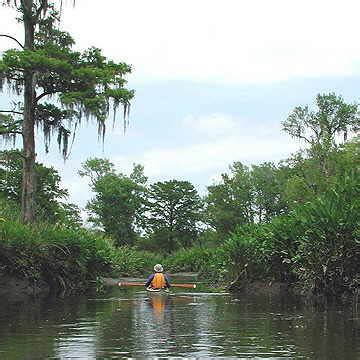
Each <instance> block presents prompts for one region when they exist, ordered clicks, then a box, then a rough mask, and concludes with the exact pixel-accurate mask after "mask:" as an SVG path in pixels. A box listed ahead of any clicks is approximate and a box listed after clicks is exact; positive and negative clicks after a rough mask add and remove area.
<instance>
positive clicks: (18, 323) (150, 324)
mask: <svg viewBox="0 0 360 360" xmlns="http://www.w3.org/2000/svg"><path fill="white" fill-rule="evenodd" d="M126 357H136V358H138V357H141V358H144V357H188V358H189V357H190V358H206V357H210V358H214V357H215V358H216V357H232V358H256V359H280V358H281V359H282V358H287V359H360V320H359V314H358V313H357V309H356V307H355V305H354V304H353V303H348V304H346V305H327V306H325V305H314V304H311V305H309V304H304V302H302V301H300V299H298V298H293V297H289V296H282V297H269V296H239V295H231V294H219V293H206V292H195V291H191V290H190V291H174V292H172V293H171V294H169V295H160V294H156V293H154V294H151V293H150V294H149V293H146V292H145V291H144V290H142V289H141V288H140V289H139V288H136V289H119V288H113V289H111V290H110V291H108V292H106V293H105V294H102V295H83V296H76V297H75V296H72V297H67V298H64V299H59V298H47V299H41V300H40V299H38V300H26V301H24V300H22V301H21V300H19V301H6V299H1V309H0V359H68V358H71V359H76V358H78V359H110V358H126Z"/></svg>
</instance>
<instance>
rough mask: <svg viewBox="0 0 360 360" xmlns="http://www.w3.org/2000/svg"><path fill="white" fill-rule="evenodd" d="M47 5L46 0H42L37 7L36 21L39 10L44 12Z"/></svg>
mask: <svg viewBox="0 0 360 360" xmlns="http://www.w3.org/2000/svg"><path fill="white" fill-rule="evenodd" d="M47 7H48V0H42V1H41V5H40V6H39V8H38V9H37V11H36V15H35V20H36V22H37V21H39V18H40V15H41V12H44V13H45V12H46V10H47Z"/></svg>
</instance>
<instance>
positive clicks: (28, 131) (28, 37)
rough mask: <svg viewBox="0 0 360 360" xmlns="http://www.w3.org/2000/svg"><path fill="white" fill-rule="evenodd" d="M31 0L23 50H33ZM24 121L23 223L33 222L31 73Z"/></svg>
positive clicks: (26, 8)
mask: <svg viewBox="0 0 360 360" xmlns="http://www.w3.org/2000/svg"><path fill="white" fill-rule="evenodd" d="M32 6H33V0H25V1H24V9H23V11H24V30H25V44H24V48H25V50H33V48H34V32H35V24H34V22H33V17H32ZM24 78H25V85H24V119H23V125H22V136H23V155H24V157H23V177H22V195H21V220H22V222H23V223H33V222H34V221H35V190H36V177H35V134H34V127H35V126H34V125H35V123H34V102H35V81H34V73H33V72H32V71H25V73H24Z"/></svg>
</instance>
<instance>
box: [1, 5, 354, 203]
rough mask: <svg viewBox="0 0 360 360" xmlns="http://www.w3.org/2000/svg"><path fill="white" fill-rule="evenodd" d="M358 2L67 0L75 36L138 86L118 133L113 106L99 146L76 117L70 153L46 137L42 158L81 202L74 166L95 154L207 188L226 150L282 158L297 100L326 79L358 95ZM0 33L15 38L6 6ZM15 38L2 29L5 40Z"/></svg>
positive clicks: (126, 167) (82, 186) (292, 147)
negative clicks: (284, 125) (124, 68)
mask: <svg viewBox="0 0 360 360" xmlns="http://www.w3.org/2000/svg"><path fill="white" fill-rule="evenodd" d="M65 3H66V1H65ZM100 4H102V5H100ZM103 4H106V5H103ZM359 14H360V1H358V0H343V1H332V0H326V1H325V0H316V1H314V0H312V1H309V0H301V1H300V0H273V1H270V0H251V1H250V0H222V1H219V0H206V1H205V0H192V1H189V0H181V1H180V0H171V1H169V0H153V1H149V0H106V1H102V2H100V1H95V0H76V6H75V7H72V1H70V0H68V1H67V4H66V5H65V6H64V11H63V16H62V28H63V29H64V30H67V31H69V32H70V33H71V34H72V36H73V37H74V38H75V40H76V47H77V48H79V49H81V50H82V49H85V48H86V47H89V46H96V47H99V48H101V49H103V51H104V54H105V55H106V56H108V57H109V58H112V59H114V60H116V61H125V62H127V63H129V64H132V66H133V74H132V75H131V76H130V77H129V78H128V80H129V87H130V88H133V89H135V90H136V98H135V100H134V102H133V104H132V110H131V115H130V127H129V129H128V131H127V133H126V135H125V136H124V134H123V132H122V128H121V126H120V123H121V118H120V117H119V122H118V125H117V126H116V127H115V129H114V130H111V126H109V130H108V134H107V137H106V140H105V145H104V148H103V147H102V145H101V143H99V142H98V140H97V132H96V127H95V125H94V124H93V125H92V124H89V125H83V126H82V128H81V130H80V131H79V132H78V134H77V138H76V140H75V143H74V146H73V149H72V153H71V157H70V159H69V160H68V161H67V162H66V163H65V164H64V163H63V161H62V160H61V156H60V154H59V153H58V152H57V150H56V147H55V146H54V147H53V149H52V150H53V151H52V152H51V153H50V154H47V155H46V154H44V152H43V150H42V148H43V146H42V143H41V139H38V140H39V142H38V149H39V150H38V160H39V161H42V162H44V163H46V164H47V165H50V164H52V165H53V166H55V167H56V168H57V169H58V170H59V171H60V172H61V175H62V177H63V182H64V185H65V186H66V187H67V188H69V189H70V192H71V200H72V201H73V202H75V203H77V204H79V205H81V206H84V205H85V203H86V201H87V200H88V199H89V197H90V193H89V191H88V187H87V183H86V181H85V180H84V179H81V178H79V177H78V176H77V170H78V169H79V167H80V165H81V163H82V162H84V161H85V160H86V159H87V158H88V157H90V156H98V157H107V158H109V159H110V160H111V161H112V162H114V163H115V164H116V166H117V168H118V170H119V171H121V172H125V173H128V172H129V171H130V169H131V166H132V163H134V162H135V163H141V164H143V165H144V166H145V173H146V175H148V176H149V178H150V181H157V180H164V179H172V178H178V179H187V180H190V181H192V182H193V183H194V184H195V185H196V186H197V188H198V189H199V190H200V191H201V192H202V193H203V192H204V191H205V188H206V185H209V184H210V183H211V182H212V181H213V180H214V179H217V178H218V177H219V174H220V173H221V172H224V171H226V169H227V168H228V166H229V165H230V164H231V163H232V162H233V161H242V162H244V163H246V164H251V163H260V162H263V161H271V160H273V161H278V160H280V159H283V158H286V157H287V156H289V155H290V154H291V153H292V152H294V151H296V150H297V149H298V148H299V145H300V144H299V143H297V142H295V141H294V140H292V139H290V138H289V137H288V136H287V135H286V134H284V133H282V132H281V124H280V122H281V121H283V120H284V119H285V118H286V117H287V115H288V114H289V113H290V112H291V110H292V109H293V108H294V107H295V106H297V105H306V104H309V105H311V104H312V103H313V99H314V97H315V96H316V94H317V93H319V92H330V91H334V92H336V93H338V94H342V95H343V96H344V98H345V99H346V100H347V101H349V102H355V101H358V98H359V97H358V94H359V79H360V41H359V34H360V29H359V28H360V26H359V20H358V17H359ZM0 33H9V34H16V36H17V37H19V38H20V39H21V38H22V32H21V26H20V25H19V24H18V23H17V22H16V21H15V20H14V12H13V11H11V10H9V9H7V8H4V7H0ZM10 46H13V45H12V43H11V42H10V41H9V40H6V39H0V51H3V50H5V49H6V48H8V47H10ZM0 96H1V97H0V106H2V107H4V106H6V103H7V102H8V101H9V97H8V95H7V94H1V95H0ZM54 142H55V141H54Z"/></svg>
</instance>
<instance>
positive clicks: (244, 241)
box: [201, 170, 360, 295]
mask: <svg viewBox="0 0 360 360" xmlns="http://www.w3.org/2000/svg"><path fill="white" fill-rule="evenodd" d="M359 180H360V178H359V172H358V171H356V170H354V171H352V172H351V173H348V174H345V175H343V176H341V177H339V178H338V180H337V182H336V183H335V184H334V185H333V187H331V188H330V189H328V191H326V192H325V193H324V194H323V195H321V196H319V197H318V198H316V199H314V200H313V201H311V202H308V203H306V204H304V205H299V206H298V207H296V208H295V209H294V210H293V211H292V212H291V213H290V214H289V215H286V216H281V217H276V218H273V219H272V221H271V222H268V223H264V224H250V225H245V226H239V227H238V228H237V229H236V230H235V231H234V233H233V234H232V235H231V236H230V237H229V238H228V240H227V241H226V242H225V243H224V244H223V245H222V246H221V247H220V248H218V250H217V251H216V253H215V256H214V257H213V258H211V259H210V260H209V262H208V263H205V265H204V266H203V267H202V269H201V270H202V272H203V273H204V274H205V275H206V276H207V277H209V278H211V279H212V281H215V282H221V281H224V280H225V281H230V280H233V279H236V282H237V283H238V285H239V284H240V285H241V284H242V285H243V284H245V283H246V282H247V281H252V280H258V279H268V280H277V281H286V282H290V283H291V282H294V281H298V280H300V281H301V283H302V284H303V285H304V287H305V288H307V289H310V290H311V291H312V292H313V293H325V294H329V295H337V294H338V293H342V292H346V291H348V292H355V290H356V289H357V288H359V285H360V281H359V280H360V278H359V274H360V265H359V264H360V246H359V244H360V243H359V228H360V227H359V225H360V224H359V212H360V201H359V199H360V196H359V195H360V194H359V187H358V184H359ZM221 268H223V271H222V273H221V272H220V271H219V272H218V273H217V272H216V271H215V269H221Z"/></svg>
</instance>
